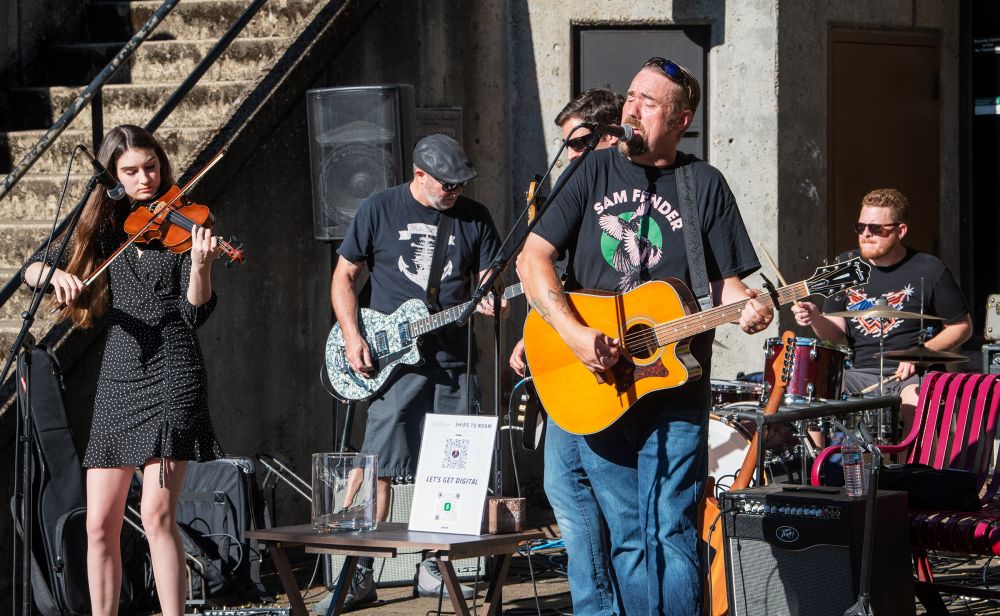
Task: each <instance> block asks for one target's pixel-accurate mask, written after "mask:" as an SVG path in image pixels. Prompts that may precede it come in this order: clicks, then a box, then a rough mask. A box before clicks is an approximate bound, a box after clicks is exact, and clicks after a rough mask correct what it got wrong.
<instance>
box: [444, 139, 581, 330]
mask: <svg viewBox="0 0 1000 616" xmlns="http://www.w3.org/2000/svg"><path fill="white" fill-rule="evenodd" d="M590 152H591V149H590V147H589V144H588V147H587V149H585V150H584V151H583V152H582V153H581V154H580V156H578V157H576V158H575V159H573V160H572V161H571V162H570V164H569V166H568V167H566V170H565V171H563V172H562V174H561V175H560V176H559V179H558V180H557V181H556V183H555V186H553V187H552V192H550V193H549V196H548V198H547V199H546V200H545V203H543V204H542V207H540V208H538V213H537V214H535V217H534V218H533V219H532V220H531V222H529V223H528V226H527V228H525V230H524V234H523V235H522V236H521V237H520V239H518V241H517V243H516V244H513V246H512V248H511V249H510V250H504V249H505V248H506V247H507V246H508V245H510V244H511V238H512V237H514V233H515V232H516V231H517V226H518V224H519V223H520V222H521V221H522V220H523V219H524V217H525V215H526V214H527V212H528V207H530V206H531V203H529V204H528V205H527V207H525V209H524V211H522V212H521V215H520V216H519V217H518V219H517V220H516V221H515V222H514V224H513V225H512V226H511V230H510V232H509V233H508V234H507V237H505V238H504V240H503V242H502V243H501V244H500V250H499V251H498V252H497V256H496V258H495V259H493V263H491V264H490V272H489V274H488V275H487V276H486V279H485V280H483V281H482V283H481V284H480V285H479V288H478V289H476V292H475V293H473V294H472V301H470V302H469V307H468V308H466V309H465V312H463V313H462V315H461V316H460V317H459V318H458V325H459V326H462V325H465V324H466V323H468V322H469V319H470V318H471V317H472V313H473V312H475V311H476V307H477V306H478V305H479V303H480V302H481V301H483V298H484V297H485V296H486V294H487V293H489V292H490V290H491V289H492V288H493V285H494V284H495V283H496V281H497V280H498V279H499V278H500V276H502V275H503V273H504V271H506V269H507V266H508V265H510V260H511V259H512V258H513V256H514V255H516V254H517V253H518V251H519V250H521V247H522V246H524V242H526V241H527V239H528V236H529V235H531V231H532V229H534V228H535V225H537V224H538V221H539V220H541V219H542V216H544V215H545V212H546V211H547V210H548V209H549V206H550V205H551V204H552V201H553V200H554V199H555V196H556V195H558V194H559V193H560V192H562V189H563V187H564V186H566V183H567V182H568V181H569V179H570V177H572V176H573V174H574V173H576V170H577V169H578V168H579V167H580V165H581V164H583V161H584V159H586V158H587V156H588V155H589V154H590ZM561 153H562V150H560V151H559V154H556V160H558V157H559V155H560V154H561ZM553 166H555V162H554V161H553V164H552V165H550V166H549V171H551V170H552V167H553ZM545 175H546V176H548V175H549V172H546V173H545ZM542 179H543V180H544V179H545V178H544V177H543V178H542ZM535 198H536V199H537V198H538V193H537V192H536V193H535ZM532 201H534V199H533V200H532ZM496 309H497V310H499V309H500V307H499V306H496Z"/></svg>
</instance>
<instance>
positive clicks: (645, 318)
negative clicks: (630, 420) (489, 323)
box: [524, 257, 871, 434]
mask: <svg viewBox="0 0 1000 616" xmlns="http://www.w3.org/2000/svg"><path fill="white" fill-rule="evenodd" d="M870 273H871V266H870V265H868V264H867V263H865V262H863V261H862V260H861V259H860V258H857V257H855V258H853V259H851V260H849V261H844V262H842V263H835V264H833V265H827V266H824V267H820V268H818V269H817V270H816V272H815V274H813V276H812V277H811V278H809V279H808V280H804V281H802V282H797V283H795V284H791V285H788V286H785V287H781V288H780V289H777V291H776V295H777V300H778V303H779V304H786V303H789V302H792V301H794V300H796V299H801V298H803V297H806V296H809V295H814V294H819V295H823V296H826V297H829V296H830V295H833V294H834V293H836V292H838V291H842V290H844V289H846V288H848V287H852V286H855V285H859V284H864V283H865V282H867V281H868V276H869V274H870ZM757 299H758V300H759V301H761V302H763V303H765V304H769V305H770V304H773V303H774V302H773V301H772V299H771V297H770V296H769V295H766V294H762V295H760V296H758V298H757ZM566 300H567V302H568V303H569V305H570V307H571V308H572V309H573V310H574V311H575V312H576V314H577V317H578V318H579V320H580V322H582V323H583V324H585V325H587V326H589V327H593V328H594V329H597V330H600V331H602V332H604V333H605V334H606V335H608V336H609V337H611V338H618V339H619V340H620V341H621V351H622V352H621V356H620V359H619V361H618V363H617V364H615V365H614V366H612V367H611V368H609V369H608V370H607V371H605V372H604V373H603V374H601V375H600V378H598V377H596V376H595V375H594V374H593V373H592V372H590V370H588V369H587V368H586V367H585V366H584V365H583V364H582V363H581V362H580V360H579V359H577V357H576V355H574V354H573V352H572V351H571V350H570V348H569V347H568V346H567V345H566V343H565V342H563V339H562V338H561V337H560V336H559V334H557V333H556V331H555V330H554V329H552V327H551V326H549V324H548V323H546V322H545V321H544V320H543V319H542V318H541V317H540V316H539V315H538V313H537V312H536V311H534V310H532V311H531V312H529V313H528V318H527V319H526V320H525V322H524V344H525V353H526V355H527V360H528V367H529V368H530V369H531V376H532V378H533V379H534V383H535V389H536V391H537V392H538V398H539V399H540V400H541V401H542V405H543V406H544V407H545V410H546V412H548V414H549V416H550V417H552V419H553V420H554V421H555V422H556V423H557V424H559V426H560V427H561V428H563V429H564V430H566V431H567V432H572V433H574V434H593V433H595V432H599V431H601V430H603V429H605V428H607V427H608V426H610V425H611V424H612V423H614V422H615V421H616V420H617V419H618V418H619V417H621V416H622V415H623V414H624V413H625V411H627V410H628V409H629V407H631V406H632V405H633V404H635V403H636V402H637V401H638V400H639V399H640V398H642V397H643V396H645V395H647V394H649V393H651V392H655V391H660V390H663V389H670V388H673V387H679V386H681V385H683V384H684V383H686V382H688V381H689V380H693V379H697V378H699V377H701V366H700V365H699V364H698V362H697V361H696V360H695V358H694V357H693V356H692V355H691V353H690V350H689V344H690V340H691V338H692V337H693V336H695V335H696V334H700V333H702V332H706V331H708V330H710V329H714V328H716V327H718V326H719V325H722V324H724V323H731V322H735V321H738V320H739V316H740V312H741V311H742V310H743V308H744V306H745V305H746V302H747V301H749V299H747V300H742V301H737V302H733V303H731V304H724V305H722V306H716V307H715V308H711V309H709V310H705V311H703V312H695V310H697V304H696V303H695V299H694V296H693V295H692V293H691V291H689V290H688V288H687V287H686V286H684V284H683V283H682V282H681V281H679V280H677V279H675V278H671V279H668V280H665V281H653V282H647V283H645V284H642V285H640V286H638V287H636V288H635V289H633V290H631V291H629V292H628V293H625V294H623V295H617V294H614V293H608V292H602V291H578V292H574V293H567V294H566ZM772 307H773V308H775V309H777V308H778V307H777V306H773V305H772Z"/></svg>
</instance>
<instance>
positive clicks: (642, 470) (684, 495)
mask: <svg viewBox="0 0 1000 616" xmlns="http://www.w3.org/2000/svg"><path fill="white" fill-rule="evenodd" d="M654 396H655V395H654ZM707 404H708V402H707V400H706V408H707ZM693 406H697V405H690V406H689V407H687V408H679V407H678V406H676V405H670V406H669V408H663V405H662V404H661V405H658V406H657V405H655V404H650V403H648V401H647V400H643V401H642V402H641V403H640V404H638V405H636V407H634V408H632V409H631V410H629V411H628V413H626V415H625V416H624V417H623V418H622V419H621V420H619V421H618V422H617V423H615V424H614V425H613V426H611V427H610V428H608V429H606V430H604V431H602V432H598V433H597V434H593V435H590V436H588V437H586V440H585V442H586V446H584V447H582V448H581V457H582V460H583V466H584V468H585V469H586V471H587V474H588V476H589V477H590V480H591V483H592V485H593V487H594V492H595V493H596V495H597V500H598V503H599V505H600V508H601V511H603V512H604V515H605V519H606V521H607V524H608V529H609V531H610V533H611V561H612V564H613V566H614V571H615V578H616V579H617V581H618V590H619V593H620V596H621V602H622V605H623V607H624V610H625V613H626V614H629V616H632V615H633V614H640V615H641V614H664V615H667V616H692V615H697V614H701V610H702V599H703V593H704V585H705V584H704V570H705V568H704V558H705V555H704V552H703V546H702V542H701V541H700V538H699V536H698V503H699V501H700V500H701V498H702V496H703V493H704V490H705V479H706V477H707V475H708V413H707V411H706V410H705V409H701V408H691V407H693Z"/></svg>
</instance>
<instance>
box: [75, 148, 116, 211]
mask: <svg viewBox="0 0 1000 616" xmlns="http://www.w3.org/2000/svg"><path fill="white" fill-rule="evenodd" d="M80 149H81V150H83V153H84V154H86V155H87V158H89V159H90V164H91V165H92V166H93V167H94V176H95V177H96V178H97V181H98V182H99V183H100V184H101V185H103V186H104V188H106V189H107V193H108V197H109V198H110V199H113V200H115V201H118V200H119V199H121V198H122V197H124V196H125V187H124V186H122V183H121V182H119V181H118V180H116V179H115V176H113V175H111V172H110V171H108V169H107V167H105V166H104V165H102V164H101V161H99V160H97V159H96V158H94V155H93V154H91V153H90V150H88V149H87V148H85V147H83V146H80Z"/></svg>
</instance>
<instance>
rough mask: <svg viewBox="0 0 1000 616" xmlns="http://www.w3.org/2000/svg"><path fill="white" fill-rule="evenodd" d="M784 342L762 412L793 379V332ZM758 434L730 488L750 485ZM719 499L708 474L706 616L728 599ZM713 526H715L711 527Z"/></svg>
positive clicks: (703, 532) (703, 520) (774, 406)
mask: <svg viewBox="0 0 1000 616" xmlns="http://www.w3.org/2000/svg"><path fill="white" fill-rule="evenodd" d="M781 339H782V341H783V344H782V346H781V350H780V351H779V352H778V353H777V355H776V356H775V358H774V361H773V362H772V363H771V371H772V373H773V374H775V375H776V376H775V379H774V387H773V388H771V393H770V395H769V396H768V398H767V405H766V406H765V407H764V415H772V414H774V413H776V412H778V407H779V406H780V405H781V401H782V399H784V397H785V388H786V387H787V386H788V382H789V381H790V380H791V378H792V368H793V367H794V364H795V333H794V332H790V331H787V332H785V333H783V334H782V335H781ZM759 439H760V433H759V432H754V434H753V439H752V440H751V441H750V448H749V449H747V454H746V457H745V458H743V465H742V466H741V467H740V470H739V472H738V473H737V474H736V479H735V480H734V481H733V485H731V486H730V487H729V489H730V490H742V489H743V488H746V487H748V486H749V485H750V483H751V481H752V479H753V474H754V470H755V469H756V468H757V448H758V447H759V446H760V442H759ZM719 512H720V509H719V500H718V499H717V498H716V497H715V482H714V481H712V478H711V477H709V481H708V482H707V483H706V484H705V498H704V499H703V500H702V502H701V505H700V506H699V508H698V513H699V514H700V519H699V525H698V535H699V536H700V537H701V540H702V541H704V542H705V543H707V544H709V545H710V546H711V548H712V549H711V557H710V558H709V566H708V579H707V580H706V581H705V610H704V612H705V614H707V615H708V616H724V615H725V614H726V613H728V611H729V598H728V597H727V596H726V559H725V557H724V556H723V540H722V539H723V538H722V528H721V526H720V525H719V521H720V516H719ZM713 527H714V528H713Z"/></svg>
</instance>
